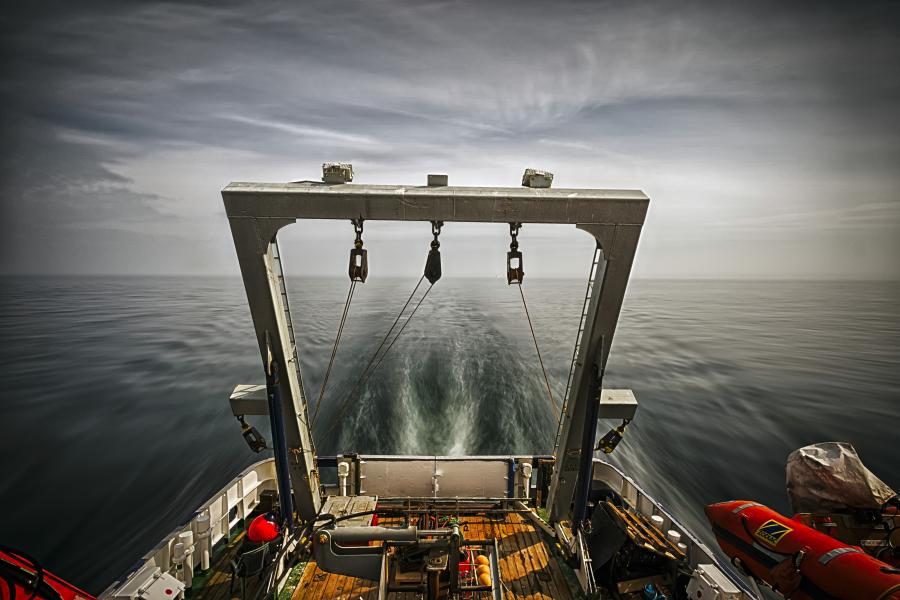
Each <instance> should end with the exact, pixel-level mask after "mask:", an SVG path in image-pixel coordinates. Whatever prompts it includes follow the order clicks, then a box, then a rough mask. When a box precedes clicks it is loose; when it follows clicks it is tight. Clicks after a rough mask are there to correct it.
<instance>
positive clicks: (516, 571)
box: [292, 513, 572, 600]
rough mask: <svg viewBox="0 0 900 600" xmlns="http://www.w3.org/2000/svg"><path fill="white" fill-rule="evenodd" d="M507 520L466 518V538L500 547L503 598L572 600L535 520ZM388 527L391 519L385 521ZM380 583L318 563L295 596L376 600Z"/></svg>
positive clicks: (299, 599)
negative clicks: (323, 567) (494, 541)
mask: <svg viewBox="0 0 900 600" xmlns="http://www.w3.org/2000/svg"><path fill="white" fill-rule="evenodd" d="M504 516H505V518H503V519H501V518H497V519H491V518H487V517H483V516H475V517H463V518H462V519H460V521H461V522H462V523H463V524H464V525H466V526H468V530H467V531H466V532H465V535H466V537H467V538H477V539H482V538H483V539H494V538H496V539H497V541H498V544H499V546H500V574H501V578H502V581H503V585H504V598H510V599H511V598H515V599H519V598H527V599H529V600H565V599H567V598H571V597H572V595H571V593H570V591H569V586H568V585H567V583H566V579H565V576H564V575H563V572H562V569H561V568H560V566H559V564H558V563H557V561H556V558H555V557H554V556H552V555H551V552H550V548H548V547H547V545H546V544H545V543H544V540H543V538H542V537H541V534H540V532H539V531H538V530H537V528H536V527H535V526H534V524H533V523H532V522H531V521H529V520H528V519H527V518H525V517H523V516H522V515H519V514H516V513H511V514H507V515H504ZM381 524H383V525H386V526H389V525H390V523H389V522H385V521H382V523H381ZM377 597H378V584H377V582H374V581H368V580H363V579H355V578H353V577H345V576H343V575H332V574H331V573H326V572H325V571H322V570H321V569H319V568H318V567H317V566H316V563H315V562H314V561H311V562H310V563H309V564H307V566H306V568H305V570H304V571H303V575H302V577H301V579H300V583H299V584H298V585H297V587H296V589H295V590H294V593H293V596H292V600H320V599H321V600H324V599H326V598H327V599H331V598H335V599H340V600H351V599H352V600H359V599H360V598H362V599H364V600H375V599H376V598H377ZM471 597H472V598H489V597H490V595H489V594H488V593H487V592H483V593H480V594H476V593H472V595H471ZM390 598H392V599H396V600H414V599H418V598H422V595H421V594H416V593H411V592H410V593H394V594H391V595H390Z"/></svg>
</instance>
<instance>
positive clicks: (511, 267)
mask: <svg viewBox="0 0 900 600" xmlns="http://www.w3.org/2000/svg"><path fill="white" fill-rule="evenodd" d="M521 227H522V224H521V223H510V224H509V237H510V238H512V242H510V244H509V252H507V253H506V283H508V284H510V285H512V284H514V283H518V284H521V283H522V279H524V278H525V271H524V269H523V268H522V253H521V252H519V242H518V240H517V239H516V237H517V236H518V235H519V229H521Z"/></svg>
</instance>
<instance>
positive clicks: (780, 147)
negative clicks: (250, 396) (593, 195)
mask: <svg viewBox="0 0 900 600" xmlns="http://www.w3.org/2000/svg"><path fill="white" fill-rule="evenodd" d="M898 13H900V6H898V5H896V3H894V4H890V3H888V4H879V3H866V2H863V3H853V4H848V3H820V4H818V5H817V7H816V10H815V11H809V10H807V9H806V8H804V7H800V6H795V5H790V4H781V5H774V4H772V5H764V4H750V3H745V4H738V5H736V4H723V3H712V2H711V3H706V4H704V3H700V4H690V5H684V6H682V5H677V6H676V5H670V4H669V3H665V2H650V3H630V4H628V3H601V2H589V3H583V2H572V3H569V2H562V3H558V4H556V5H554V7H553V9H552V11H551V10H550V9H548V8H547V5H546V3H541V2H533V1H524V2H523V1H518V2H511V1H510V2H502V1H501V2H496V3H494V2H491V3H474V2H473V3H468V4H466V3H463V4H460V3H458V2H441V1H438V2H428V3H421V2H415V1H412V0H388V1H387V2H379V3H371V2H353V3H349V2H325V1H324V0H313V1H311V2H304V3H293V4H290V3H278V2H275V1H274V0H273V1H265V2H262V3H258V4H255V5H254V6H252V7H251V6H249V5H247V4H246V3H241V2H230V1H227V0H226V1H223V2H217V3H213V4H206V3H202V2H201V3H192V4H180V3H171V2H153V1H150V2H142V3H139V4H131V3H122V2H114V1H112V0H109V1H107V0H96V1H94V2H89V3H63V4H59V5H56V6H54V7H53V9H52V10H50V9H49V8H47V7H44V6H40V5H38V4H33V5H20V6H19V7H16V8H15V9H10V10H9V11H7V14H6V15H5V17H4V18H5V21H4V25H3V31H2V47H0V60H2V68H3V75H4V77H3V78H2V79H0V102H2V104H3V106H4V111H3V113H2V115H0V127H2V132H3V134H4V142H5V144H6V146H5V152H4V153H3V156H2V157H0V177H2V178H0V210H2V214H0V217H2V219H0V223H2V225H0V227H2V229H0V233H9V234H10V235H8V236H5V239H4V242H3V243H4V244H5V245H4V253H5V256H4V257H3V258H4V260H3V263H2V265H14V266H15V269H17V270H28V269H29V268H33V267H35V265H38V266H41V265H45V264H51V263H52V264H59V265H62V266H61V267H60V268H63V269H66V268H69V266H72V264H71V263H73V261H76V260H79V261H84V260H89V259H88V258H87V256H88V255H87V254H86V253H84V252H81V253H75V252H71V253H67V252H61V251H60V250H59V249H60V248H61V247H62V245H60V244H56V245H54V246H53V247H52V249H48V250H46V251H45V250H42V249H40V248H38V249H35V248H34V247H33V244H29V242H28V240H27V239H25V238H24V237H22V236H19V237H15V236H14V235H12V234H16V232H19V231H27V229H28V227H31V226H35V225H36V224H40V225H41V227H45V228H49V230H50V231H62V230H63V229H65V236H64V239H65V240H67V243H72V244H78V243H79V242H78V240H79V239H81V240H82V241H83V242H84V244H85V247H86V248H95V249H97V248H102V249H103V251H102V252H100V251H99V250H98V251H97V254H96V255H95V256H92V258H90V260H95V261H96V265H95V266H96V267H97V269H101V267H102V268H105V265H109V264H113V263H114V262H115V260H116V259H115V257H116V256H117V255H118V253H116V252H115V251H110V249H111V248H116V247H117V246H116V245H117V244H119V243H120V242H121V240H123V239H127V238H128V237H129V235H130V234H133V233H135V232H136V231H138V230H142V231H146V232H155V233H158V234H159V235H163V233H165V234H166V236H167V237H166V240H167V241H166V243H167V244H169V245H171V244H172V241H171V240H172V239H182V240H183V246H179V248H180V249H181V250H183V251H184V252H185V253H190V252H193V251H194V249H193V248H192V247H191V245H190V236H191V234H197V235H202V236H203V237H204V238H205V239H217V238H218V237H221V239H222V245H221V246H220V247H217V246H213V245H210V246H208V248H207V251H209V252H211V253H212V252H217V251H218V250H221V248H225V249H226V251H225V252H224V258H220V257H218V255H214V254H210V255H208V256H205V257H203V258H202V259H200V260H198V261H194V262H193V263H191V265H192V266H191V268H192V269H193V268H197V267H196V265H197V264H200V265H203V264H206V265H210V268H215V269H219V270H223V269H233V264H232V263H233V261H231V254H230V253H229V252H228V251H227V248H228V232H227V229H226V227H225V225H224V221H223V220H222V214H221V211H222V209H221V202H220V199H219V190H220V189H221V187H222V186H223V185H225V184H226V183H227V181H228V180H229V179H243V180H253V179H268V180H294V179H299V178H309V177H315V176H316V175H317V174H318V172H319V168H320V165H321V162H323V161H325V160H334V159H352V160H353V161H354V162H355V164H356V166H357V169H356V171H357V178H358V179H359V180H360V181H377V182H404V183H405V182H415V181H421V180H423V179H424V175H425V172H426V171H431V170H441V171H445V172H449V174H450V177H451V182H454V183H466V184H498V183H513V182H515V181H517V180H518V179H519V177H520V176H521V171H522V169H523V168H525V167H526V166H538V167H541V168H549V169H551V170H554V171H555V172H556V173H557V182H558V183H559V185H571V186H581V185H584V186H598V187H636V188H642V189H644V190H645V191H647V192H648V193H649V194H650V195H651V198H652V201H653V204H652V208H651V213H650V219H649V222H648V226H647V231H646V233H645V235H644V238H643V240H645V241H643V242H642V248H643V249H642V251H641V256H640V260H639V263H638V267H637V269H638V273H639V274H640V273H645V274H646V273H647V272H649V273H650V274H654V273H657V274H658V272H659V270H663V271H665V270H666V269H668V268H669V266H668V265H669V263H668V262H667V261H668V260H669V259H670V257H672V256H675V255H678V256H679V257H681V258H683V260H682V261H680V263H679V264H685V265H702V266H698V267H696V268H697V269H701V270H702V272H697V273H694V275H698V276H715V275H739V273H733V270H734V269H738V268H744V267H745V266H747V265H751V263H753V261H754V260H756V261H757V262H758V261H761V260H764V259H763V258H758V259H756V258H750V259H748V258H747V257H746V256H745V255H746V252H744V251H743V248H737V247H733V248H731V250H729V249H728V248H727V247H726V246H727V245H728V243H730V240H729V239H728V236H729V235H730V234H731V233H733V232H738V231H739V232H740V236H741V238H742V239H746V240H750V241H751V242H752V241H753V240H757V241H760V240H765V243H766V244H767V245H768V247H771V248H776V249H777V248H789V247H790V244H792V243H794V242H793V241H792V239H793V238H795V237H796V236H795V235H794V234H799V235H802V236H805V239H811V240H815V241H816V243H817V244H820V246H821V247H822V248H824V249H825V250H824V252H826V253H833V257H839V249H838V248H839V245H838V244H831V243H828V241H829V240H831V239H833V238H835V237H836V236H838V235H840V236H844V237H846V236H850V237H851V238H852V240H851V241H852V242H853V243H858V244H859V245H863V246H866V247H867V248H871V249H872V252H873V254H878V253H879V252H880V254H881V255H887V254H888V253H890V252H894V251H896V250H898V248H897V242H896V240H897V239H900V223H898V216H897V214H898V208H897V207H898V206H900V191H898V190H900V170H898V167H897V166H898V164H900V125H898V122H897V119H896V114H895V113H896V106H897V105H898V104H900V88H898V87H897V86H896V80H897V77H896V76H895V75H896V73H897V62H896V59H895V57H896V56H897V54H898V52H900V41H898V40H900V38H898V36H897V31H896V23H897V22H898V16H900V15H898ZM848 23H852V24H853V26H852V27H849V26H847V24H848ZM861 189H865V190H866V191H865V193H861V192H860V190H861ZM92 221H93V222H94V223H101V222H102V225H103V231H104V232H106V233H101V232H100V230H98V229H96V228H95V229H94V230H93V231H89V230H90V229H91V222H92ZM117 228H118V230H119V234H117V235H113V234H111V233H109V232H112V231H116V229H117ZM330 231H331V230H329V229H328V225H327V224H323V225H322V229H321V230H320V231H319V232H318V233H319V234H321V235H322V236H325V237H327V234H328V233H329V232H330ZM198 232H202V233H198ZM16 235H18V234H16ZM79 235H83V237H81V238H79ZM104 235H105V236H107V237H105V238H102V236H104ZM548 235H549V234H548ZM714 235H715V236H718V237H717V238H716V239H715V240H713V239H712V238H711V237H710V236H714ZM90 236H94V237H90ZM14 237H15V239H13V238H14ZM89 238H90V239H89ZM101 238H102V239H101ZM103 239H105V240H107V241H108V243H106V242H103ZM136 239H138V238H136ZM842 239H843V238H842ZM139 240H140V243H141V244H147V246H145V247H143V249H142V251H141V252H134V253H131V254H127V256H129V258H128V261H130V262H129V264H128V268H129V269H132V270H136V271H140V270H141V269H142V268H145V267H148V265H147V264H144V263H141V261H140V260H139V259H135V256H137V257H140V256H141V255H142V254H145V255H147V256H148V257H150V256H154V257H163V258H162V259H164V260H167V261H171V257H172V256H175V255H177V252H175V251H174V250H172V247H170V248H168V249H167V252H165V253H162V254H160V253H154V251H153V248H152V244H153V243H154V241H153V240H154V237H153V236H151V235H144V236H139ZM685 240H691V244H687V243H686V242H685ZM845 241H846V240H845ZM101 242H102V243H101ZM748 243H749V242H748ZM678 244H680V246H678ZM703 244H706V245H705V246H703ZM695 246H696V247H695ZM817 247H819V246H817ZM690 248H693V249H690ZM181 250H180V251H181ZM42 252H46V253H47V255H42V254H41V253H42ZM51 253H52V255H51ZM685 253H687V254H685ZM123 255H125V254H123ZM735 256H738V257H739V260H735V259H734V257H735ZM829 256H832V255H831V254H830V255H829ZM76 257H77V258H76ZM122 260H125V259H122ZM149 260H151V259H149V258H148V259H147V261H149ZM811 260H812V259H811ZM816 260H818V258H817V259H816ZM135 261H136V262H135ZM182 262H183V261H181V262H180V261H174V262H168V263H166V265H165V266H163V267H161V266H160V265H156V264H154V265H152V266H153V269H152V270H153V271H154V272H158V271H159V270H160V269H161V268H163V269H164V268H169V269H171V270H173V271H179V270H181V269H182V268H183V264H182ZM132 263H134V264H132ZM893 263H894V266H893V267H892V266H890V264H889V262H885V263H884V265H882V264H881V263H879V267H878V268H880V269H882V271H883V273H882V274H883V275H884V276H886V277H897V276H900V266H897V265H900V261H893ZM829 264H833V265H834V269H835V276H839V275H841V272H842V271H841V269H844V270H846V269H848V267H847V266H846V264H845V263H841V262H840V261H839V260H836V259H835V260H833V261H832V262H830V263H829ZM67 265H68V266H67ZM221 265H225V266H224V267H222V266H221ZM757 266H758V265H757ZM809 267H810V268H816V269H818V268H820V267H819V265H818V263H817V264H813V263H812V262H810V263H809ZM4 268H5V267H4ZM73 268H74V267H73ZM123 268H124V267H123ZM559 268H560V269H563V270H565V269H567V268H569V266H568V264H567V263H565V262H561V263H560V265H559ZM747 268H750V267H747ZM754 268H755V267H754ZM775 268H778V266H777V265H776V267H775ZM785 268H787V267H785ZM790 268H791V269H796V268H798V267H797V265H796V264H793V265H792V266H791V267H790ZM758 270H761V269H758ZM816 272H817V273H818V271H816ZM572 274H573V275H578V274H580V271H577V272H576V271H574V270H573V272H572ZM662 274H665V273H662Z"/></svg>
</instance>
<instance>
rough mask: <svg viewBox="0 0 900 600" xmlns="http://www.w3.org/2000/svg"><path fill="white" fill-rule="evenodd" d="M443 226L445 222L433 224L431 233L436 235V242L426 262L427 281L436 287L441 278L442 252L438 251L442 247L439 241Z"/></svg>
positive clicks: (432, 245) (434, 222)
mask: <svg viewBox="0 0 900 600" xmlns="http://www.w3.org/2000/svg"><path fill="white" fill-rule="evenodd" d="M443 226H444V222H443V221H432V222H431V233H432V235H434V241H432V242H431V250H429V251H428V258H427V259H426V260H425V279H427V280H428V283H430V284H431V285H434V284H435V282H436V281H437V280H438V279H440V278H441V252H440V250H438V248H440V247H441V243H440V242H439V241H438V236H439V235H441V227H443Z"/></svg>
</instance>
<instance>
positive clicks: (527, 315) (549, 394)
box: [518, 282, 560, 421]
mask: <svg viewBox="0 0 900 600" xmlns="http://www.w3.org/2000/svg"><path fill="white" fill-rule="evenodd" d="M518 288H519V294H520V295H521V296H522V306H523V307H524V308H525V318H527V319H528V328H529V329H530V330H531V339H532V340H533V341H534V349H535V350H536V351H537V357H538V362H539V363H540V364H541V373H543V374H544V384H546V386H547V398H548V399H549V400H550V406H551V407H552V408H553V414H554V415H555V416H556V419H557V421H559V417H560V412H559V407H557V406H556V400H554V399H553V391H552V390H551V388H550V378H549V377H547V369H546V368H545V367H544V359H543V358H542V357H541V349H540V347H539V346H538V341H537V336H536V335H535V333H534V325H532V324H531V314H530V313H529V312H528V303H527V302H525V292H524V291H523V290H522V283H521V282H520V283H519V284H518Z"/></svg>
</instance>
